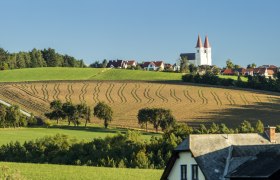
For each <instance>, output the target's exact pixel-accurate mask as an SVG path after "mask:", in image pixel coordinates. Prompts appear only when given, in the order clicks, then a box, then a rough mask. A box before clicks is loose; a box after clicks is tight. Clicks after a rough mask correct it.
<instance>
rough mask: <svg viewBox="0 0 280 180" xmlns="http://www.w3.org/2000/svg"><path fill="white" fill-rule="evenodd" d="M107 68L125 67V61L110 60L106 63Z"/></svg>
mask: <svg viewBox="0 0 280 180" xmlns="http://www.w3.org/2000/svg"><path fill="white" fill-rule="evenodd" d="M107 68H123V69H126V68H127V62H126V61H123V60H110V61H109V62H108V64H107Z"/></svg>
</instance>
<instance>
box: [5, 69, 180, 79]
mask: <svg viewBox="0 0 280 180" xmlns="http://www.w3.org/2000/svg"><path fill="white" fill-rule="evenodd" d="M181 77H182V74H181V73H168V72H153V71H142V70H124V69H109V68H65V67H47V68H28V69H14V70H5V71H0V82H22V81H52V80H148V81H155V80H172V81H181Z"/></svg>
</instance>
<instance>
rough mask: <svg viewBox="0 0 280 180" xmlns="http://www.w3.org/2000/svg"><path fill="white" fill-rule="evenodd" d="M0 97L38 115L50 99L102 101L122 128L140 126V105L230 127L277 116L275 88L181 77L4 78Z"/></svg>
mask: <svg viewBox="0 0 280 180" xmlns="http://www.w3.org/2000/svg"><path fill="white" fill-rule="evenodd" d="M109 71H112V70H109ZM128 72H130V71H128ZM131 72H133V71H131ZM171 74H172V73H171ZM0 99H3V100H5V101H7V102H10V103H12V104H18V105H19V106H20V107H22V108H23V109H25V110H27V111H29V112H32V113H34V114H35V115H41V116H43V115H44V113H45V112H48V111H50V109H49V103H50V102H51V101H53V100H61V101H62V102H66V101H72V102H73V103H74V104H77V103H86V104H88V105H90V106H91V107H93V106H94V105H95V104H96V103H97V102H99V101H104V102H105V103H108V104H109V105H110V106H111V107H112V109H113V111H114V115H113V121H112V122H111V125H112V126H115V127H122V128H126V127H134V128H139V125H138V121H137V113H138V110H139V109H141V108H144V107H163V108H167V109H171V110H172V113H173V115H174V116H175V118H176V119H177V120H178V121H179V122H188V123H189V124H190V125H194V126H195V125H198V124H200V123H206V124H207V123H212V122H216V123H221V122H222V123H226V124H228V125H229V126H231V127H232V126H235V125H239V124H240V123H241V122H242V121H243V120H250V121H257V120H259V119H260V120H262V121H263V122H264V123H265V124H270V125H276V124H279V123H278V120H277V119H278V117H279V116H280V96H279V93H272V92H264V91H252V90H243V89H242V90H240V89H234V88H224V87H223V88H221V87H214V86H206V85H205V86H202V85H191V84H186V83H180V82H177V83H172V82H165V83H163V82H158V81H154V82H149V81H94V80H89V81H49V82H26V83H23V82H22V83H2V84H1V88H0ZM92 123H94V124H100V125H101V124H102V123H103V122H102V121H101V120H98V119H96V118H92ZM150 128H152V127H151V126H150Z"/></svg>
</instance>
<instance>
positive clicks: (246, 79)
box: [219, 75, 248, 82]
mask: <svg viewBox="0 0 280 180" xmlns="http://www.w3.org/2000/svg"><path fill="white" fill-rule="evenodd" d="M219 77H220V78H223V79H233V80H237V78H238V76H229V75H219ZM241 80H242V81H244V82H247V81H248V78H247V77H243V76H241Z"/></svg>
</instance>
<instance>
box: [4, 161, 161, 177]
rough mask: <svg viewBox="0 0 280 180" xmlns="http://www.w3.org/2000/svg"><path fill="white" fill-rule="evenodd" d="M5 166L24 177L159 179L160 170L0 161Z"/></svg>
mask: <svg viewBox="0 0 280 180" xmlns="http://www.w3.org/2000/svg"><path fill="white" fill-rule="evenodd" d="M1 166H6V167H9V168H11V169H16V170H18V171H19V173H20V174H21V175H22V176H24V177H25V178H26V179H34V180H35V179H36V180H39V179H44V180H54V179H65V180H66V179H75V180H76V179H83V180H85V179H89V180H90V179H95V180H98V179H100V180H101V179H102V180H103V179H110V180H117V179H119V180H126V179H127V180H128V179H138V180H141V179H143V180H144V179H149V180H153V179H160V177H161V174H162V172H163V171H162V170H152V169H123V168H104V167H87V166H69V165H67V166H66V165H51V164H29V163H4V162H0V167H1Z"/></svg>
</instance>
